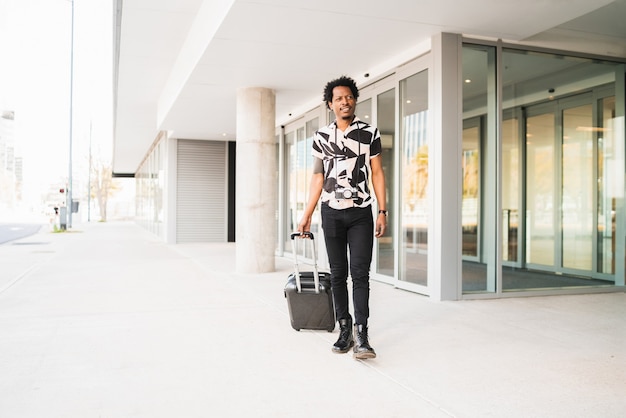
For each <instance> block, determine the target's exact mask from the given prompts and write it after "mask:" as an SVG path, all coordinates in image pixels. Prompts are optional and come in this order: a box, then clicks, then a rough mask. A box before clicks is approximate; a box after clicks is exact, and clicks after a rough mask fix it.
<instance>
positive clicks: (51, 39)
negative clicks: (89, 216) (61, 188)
mask: <svg viewBox="0 0 626 418" xmlns="http://www.w3.org/2000/svg"><path fill="white" fill-rule="evenodd" d="M71 11H72V3H71V1H70V0H0V111H7V110H13V111H14V112H15V140H16V148H17V151H18V153H21V155H22V156H23V158H24V180H25V183H26V184H25V186H26V190H25V192H26V194H27V195H29V194H33V195H35V194H39V191H40V190H41V189H47V188H49V187H50V186H52V185H56V184H58V183H59V181H65V180H66V179H67V177H68V173H69V164H68V161H69V143H70V130H69V126H70V101H69V96H70V58H71V54H70V51H71V26H72V25H71V13H72V12H71ZM112 16H113V2H112V1H111V0H74V83H73V90H74V95H73V97H74V99H73V134H72V148H73V153H72V156H73V158H72V159H73V165H72V177H73V184H74V194H75V195H77V190H76V189H77V182H78V184H80V181H81V179H83V180H84V181H86V178H87V177H88V155H89V143H90V124H91V126H92V129H91V142H92V153H93V154H95V155H98V156H99V158H100V159H104V160H110V158H111V147H112V68H113V63H112V54H113V52H112V43H113V23H112ZM85 184H86V183H85ZM27 197H28V196H27Z"/></svg>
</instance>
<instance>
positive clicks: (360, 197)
mask: <svg viewBox="0 0 626 418" xmlns="http://www.w3.org/2000/svg"><path fill="white" fill-rule="evenodd" d="M381 150H382V147H381V142H380V133H379V132H378V129H377V128H375V127H373V126H371V125H369V124H368V123H366V122H363V121H361V120H359V119H358V118H357V117H355V118H354V119H353V120H352V123H351V124H350V126H349V127H348V129H346V131H345V132H343V131H341V130H340V129H338V128H337V122H336V121H334V122H333V123H331V124H330V125H328V126H325V127H323V128H321V129H320V130H318V131H317V132H315V136H314V137H313V152H312V154H313V157H315V158H319V159H321V160H322V161H323V163H324V186H323V188H322V202H325V203H327V204H328V205H329V206H330V207H331V208H333V209H346V208H350V207H362V208H364V207H367V206H370V205H371V204H372V202H373V196H372V192H371V190H370V175H371V173H372V169H371V165H370V159H372V158H374V157H376V156H377V155H379V154H380V153H381ZM337 185H338V187H340V188H344V189H346V188H348V189H349V188H355V189H356V191H357V197H356V198H355V199H337V198H336V197H335V190H336V186H337Z"/></svg>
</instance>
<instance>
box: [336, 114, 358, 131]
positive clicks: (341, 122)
mask: <svg viewBox="0 0 626 418" xmlns="http://www.w3.org/2000/svg"><path fill="white" fill-rule="evenodd" d="M353 119H354V116H350V117H346V118H337V128H339V129H341V130H342V131H345V130H346V129H347V128H348V126H350V124H351V123H352V120H353Z"/></svg>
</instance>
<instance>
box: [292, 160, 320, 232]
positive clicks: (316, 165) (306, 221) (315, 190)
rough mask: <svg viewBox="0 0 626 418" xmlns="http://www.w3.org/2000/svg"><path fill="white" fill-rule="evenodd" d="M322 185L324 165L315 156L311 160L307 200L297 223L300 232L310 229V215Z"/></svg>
mask: <svg viewBox="0 0 626 418" xmlns="http://www.w3.org/2000/svg"><path fill="white" fill-rule="evenodd" d="M322 187H324V166H323V163H322V160H321V159H319V158H315V159H314V162H313V175H312V176H311V184H310V186H309V202H308V203H307V205H306V208H305V209H304V214H303V215H302V219H301V220H300V223H299V224H298V231H299V232H301V233H302V232H305V231H310V230H311V217H312V216H313V212H314V211H315V208H316V207H317V202H318V200H320V196H321V195H322Z"/></svg>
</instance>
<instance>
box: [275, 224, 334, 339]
mask: <svg viewBox="0 0 626 418" xmlns="http://www.w3.org/2000/svg"><path fill="white" fill-rule="evenodd" d="M304 234H305V236H307V237H308V238H309V239H310V241H311V243H312V245H313V268H314V270H313V271H303V272H300V271H299V269H298V253H297V251H296V244H295V241H294V238H295V237H299V236H300V233H299V232H295V233H293V234H291V244H292V248H293V259H294V266H295V271H294V272H293V273H291V274H290V275H289V278H288V279H287V284H286V285H285V298H287V307H288V308H289V317H290V319H291V326H292V327H293V329H295V330H296V331H300V330H301V329H315V330H324V329H325V330H326V331H328V332H332V331H333V330H334V329H335V306H334V304H333V295H332V292H331V290H330V273H327V272H319V271H318V270H317V254H316V249H315V242H314V238H313V233H311V232H305V233H304Z"/></svg>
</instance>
